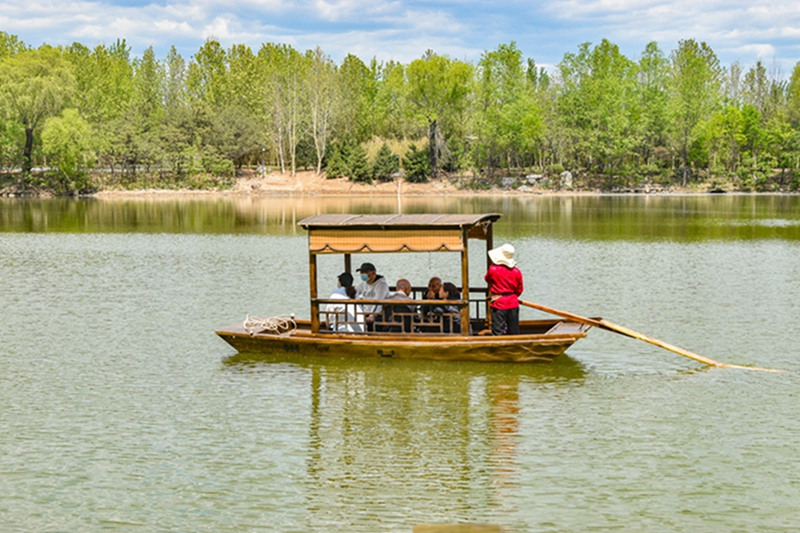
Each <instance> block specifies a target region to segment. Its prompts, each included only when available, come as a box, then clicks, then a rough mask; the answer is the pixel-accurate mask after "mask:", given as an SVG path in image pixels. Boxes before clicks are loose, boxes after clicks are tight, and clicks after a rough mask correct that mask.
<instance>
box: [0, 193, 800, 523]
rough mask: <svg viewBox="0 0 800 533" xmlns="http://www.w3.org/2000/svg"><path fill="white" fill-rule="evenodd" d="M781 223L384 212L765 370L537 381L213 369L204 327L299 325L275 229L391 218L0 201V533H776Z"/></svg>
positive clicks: (308, 202)
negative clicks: (470, 529)
mask: <svg viewBox="0 0 800 533" xmlns="http://www.w3.org/2000/svg"><path fill="white" fill-rule="evenodd" d="M798 203H800V202H798V197H779V196H761V197H755V196H752V197H750V196H742V197H732V196H728V197H658V198H642V197H634V198H628V197H563V198H545V197H542V198H530V199H525V200H518V199H512V198H500V199H488V198H484V199H462V198H432V199H417V200H412V199H404V200H403V203H402V205H401V209H402V210H403V211H404V212H499V213H502V214H503V215H504V217H503V218H502V219H501V221H500V222H499V223H498V225H497V227H496V242H504V241H509V242H512V243H514V244H515V246H516V247H517V251H518V252H517V255H518V259H519V261H520V266H521V268H522V270H523V273H524V274H525V280H526V292H525V297H526V298H527V299H530V300H533V301H537V302H540V303H542V304H545V305H549V306H552V307H556V308H560V309H565V310H569V311H573V312H575V313H579V314H584V315H592V316H603V317H605V318H607V319H609V320H611V321H613V322H616V323H618V324H623V325H626V326H628V327H630V328H633V329H635V330H638V331H642V332H644V333H647V334H650V335H652V336H654V337H656V338H659V339H663V340H665V341H668V342H671V343H673V344H677V345H679V346H682V347H684V348H687V349H690V350H692V351H695V352H697V353H700V354H703V355H705V356H707V357H711V358H714V359H718V360H721V361H724V362H729V363H735V364H741V365H755V366H760V367H770V368H780V369H785V370H787V371H788V372H786V373H783V374H768V373H761V372H753V371H742V370H723V369H707V368H704V367H702V365H700V364H699V363H695V362H693V361H691V360H688V359H685V358H682V357H679V356H677V355H674V354H671V353H669V352H666V351H663V350H659V349H658V348H655V347H653V346H650V345H647V344H643V343H641V342H637V341H634V340H632V339H628V338H625V337H621V336H619V335H615V334H613V333H609V332H605V331H598V330H592V331H590V333H589V336H588V337H587V338H586V339H583V340H581V341H579V342H578V343H577V344H575V345H574V346H573V347H572V348H571V349H570V350H569V352H568V353H567V354H566V355H564V356H561V357H560V358H559V359H557V360H556V362H554V363H553V364H550V365H525V366H515V365H502V364H464V363H440V362H426V361H399V360H391V359H379V360H350V359H339V358H336V357H333V358H326V359H300V358H297V357H294V358H293V357H289V356H285V355H284V356H249V355H245V354H238V355H237V354H235V353H234V351H233V350H232V349H230V348H229V347H228V346H227V345H226V344H225V343H224V342H222V341H221V340H219V339H218V338H217V337H216V336H215V335H214V333H213V331H214V329H215V328H217V327H221V326H225V325H228V324H230V323H232V322H236V321H239V320H241V319H243V318H244V316H245V315H246V314H247V313H250V314H255V315H261V316H270V315H278V314H284V313H288V312H296V313H297V314H298V315H299V316H308V304H307V298H308V287H307V272H308V269H307V259H308V255H307V252H306V240H305V234H304V232H303V231H302V229H300V228H298V227H297V226H296V222H297V221H298V220H299V219H301V218H303V217H305V216H308V215H311V214H316V213H320V212H393V211H396V210H397V208H398V205H397V200H396V199H377V200H376V199H341V198H332V199H324V198H316V199H314V198H304V199H292V198H282V199H234V198H231V199H225V198H223V199H216V200H189V201H187V200H180V201H179V200H160V201H155V200H144V199H139V200H124V201H117V200H102V201H100V200H93V201H61V200H54V201H34V202H25V201H0V283H2V286H0V339H1V340H2V344H0V530H2V531H4V532H5V531H9V532H17V531H19V532H22V531H26V532H27V531H30V532H45V531H48V532H49V531H53V532H55V531H68V532H78V531H80V532H84V531H87V532H92V531H209V532H239V531H280V532H303V531H320V532H323V531H324V532H328V531H348V532H364V533H367V532H410V531H411V529H412V528H413V526H414V525H415V524H418V523H430V522H488V523H497V524H502V525H503V526H504V527H505V528H506V530H508V531H570V532H588V531H610V530H613V531H693V532H697V531H700V532H704V531H707V532H719V531H760V532H786V531H795V530H797V529H798V528H800V510H799V509H798V505H797V502H798V501H800V466H798V459H797V458H798V456H800V417H798V415H797V413H798V412H800V394H799V392H800V388H799V387H798V385H800V380H799V379H798V376H799V375H800V363H799V362H798V356H800V344H799V343H798V340H797V339H798V334H800V326H798V314H799V311H800V305H799V304H798V302H799V301H800V283H799V282H798V280H799V279H800V209H798V207H800V206H799V205H798ZM471 252H472V256H471V257H472V259H473V265H481V264H482V263H481V261H482V260H483V259H482V256H481V252H480V250H475V249H474V248H473V249H472V251H471ZM362 258H363V259H364V260H371V261H373V262H375V263H376V264H377V265H378V268H379V270H380V271H382V272H383V273H384V274H385V275H387V277H389V278H390V279H396V278H397V277H401V276H405V277H409V278H410V279H412V281H413V282H414V284H425V282H426V280H427V279H428V277H430V276H431V275H433V274H434V273H436V274H442V275H443V277H445V278H451V279H458V276H459V273H460V270H459V265H458V255H457V254H453V255H451V254H424V255H421V256H411V255H402V254H398V255H391V256H379V255H378V256H363V257H358V258H354V262H355V261H357V260H361V259H362ZM340 268H341V265H340V259H338V258H327V257H326V258H324V260H323V261H321V262H320V272H321V275H322V276H323V280H326V279H327V280H328V281H327V285H325V283H326V282H325V281H323V287H324V290H327V289H330V288H333V287H332V286H331V283H330V280H333V279H335V275H336V274H337V273H338V272H339V270H340ZM478 269H479V268H478ZM481 275H482V272H479V271H478V270H476V269H475V268H473V271H472V272H471V277H472V278H473V279H474V281H475V282H476V283H477V281H478V280H479V279H480V278H481ZM324 290H323V292H324ZM523 315H524V316H527V317H538V316H541V315H537V314H535V313H534V312H532V311H531V312H529V311H528V310H525V311H524V312H523Z"/></svg>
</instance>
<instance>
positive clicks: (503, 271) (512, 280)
mask: <svg viewBox="0 0 800 533" xmlns="http://www.w3.org/2000/svg"><path fill="white" fill-rule="evenodd" d="M489 259H491V260H492V263H493V264H492V265H490V266H489V270H488V272H486V275H485V276H484V277H483V279H484V280H486V283H487V284H488V285H489V300H490V302H491V307H492V335H518V334H519V297H520V296H521V295H522V291H523V289H524V286H523V282H522V272H520V270H519V269H518V268H517V262H516V261H515V260H514V247H513V246H511V245H510V244H504V245H503V246H501V247H499V248H495V249H493V250H489Z"/></svg>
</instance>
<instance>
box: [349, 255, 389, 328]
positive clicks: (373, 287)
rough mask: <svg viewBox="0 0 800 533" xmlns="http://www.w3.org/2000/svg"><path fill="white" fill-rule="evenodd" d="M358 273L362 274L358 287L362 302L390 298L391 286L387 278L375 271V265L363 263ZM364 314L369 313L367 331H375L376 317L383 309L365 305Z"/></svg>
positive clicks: (378, 306)
mask: <svg viewBox="0 0 800 533" xmlns="http://www.w3.org/2000/svg"><path fill="white" fill-rule="evenodd" d="M357 272H360V273H361V283H359V284H358V286H357V287H356V293H357V294H358V298H359V299H361V300H385V299H386V298H388V297H389V294H390V292H391V291H389V284H388V283H387V282H386V278H384V277H383V276H380V275H378V273H377V272H376V271H375V265H373V264H372V263H363V264H362V265H361V266H360V267H358V270H357ZM362 307H363V308H364V312H365V313H367V315H366V317H365V319H364V322H365V323H366V326H367V331H372V330H373V329H374V327H373V324H374V323H375V316H376V315H377V314H378V313H380V312H381V310H382V308H381V306H380V305H378V304H365V305H363V306H362Z"/></svg>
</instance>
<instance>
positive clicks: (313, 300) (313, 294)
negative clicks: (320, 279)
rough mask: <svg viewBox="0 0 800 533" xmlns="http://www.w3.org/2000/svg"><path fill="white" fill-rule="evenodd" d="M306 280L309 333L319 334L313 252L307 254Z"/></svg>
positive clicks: (315, 263) (314, 255) (315, 265)
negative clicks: (308, 284)
mask: <svg viewBox="0 0 800 533" xmlns="http://www.w3.org/2000/svg"><path fill="white" fill-rule="evenodd" d="M309 233H310V232H309ZM308 270H309V272H308V278H309V280H310V283H311V286H310V287H309V289H310V290H309V293H310V295H311V333H319V304H318V303H317V255H316V254H315V253H314V252H310V253H309V254H308Z"/></svg>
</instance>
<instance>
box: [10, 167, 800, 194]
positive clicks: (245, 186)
mask: <svg viewBox="0 0 800 533" xmlns="http://www.w3.org/2000/svg"><path fill="white" fill-rule="evenodd" d="M701 188H704V189H705V190H701ZM797 194H800V193H798V192H791V191H785V192H782V191H777V192H775V191H771V192H754V191H736V190H734V191H729V190H724V189H719V188H716V189H710V188H709V185H707V184H698V185H697V187H686V188H683V187H674V186H670V187H661V186H656V185H645V186H642V187H638V188H631V189H624V190H618V191H605V190H602V189H593V190H556V189H548V188H539V187H535V186H534V187H531V186H523V187H521V188H518V189H514V188H510V187H509V188H497V187H494V188H491V189H485V190H480V189H467V188H461V187H459V186H458V185H457V184H456V183H454V182H452V181H450V180H449V179H447V178H443V179H439V180H436V181H429V182H426V183H410V182H406V181H404V180H402V179H401V180H398V181H391V182H383V183H372V184H365V183H356V182H352V181H350V180H349V179H347V178H334V179H328V178H326V177H325V176H324V174H323V175H320V176H318V175H316V174H315V173H314V171H301V172H298V173H296V175H295V176H292V175H290V174H280V173H271V174H267V175H266V176H264V177H253V176H252V175H251V176H244V177H239V178H235V182H234V185H233V187H231V188H230V189H215V190H204V189H153V188H150V189H130V190H128V189H106V190H101V191H97V192H93V193H89V194H85V195H73V196H71V197H79V198H97V199H123V198H192V197H196V198H202V197H204V198H232V197H233V198H311V197H331V198H335V197H340V198H354V197H381V198H387V197H400V198H413V197H430V196H435V197H459V196H462V197H507V198H533V197H541V196H650V197H657V196H697V195H709V196H715V195H718V196H723V195H776V196H794V195H797ZM0 197H5V198H48V197H57V196H55V195H53V194H51V193H49V192H48V191H43V190H38V191H35V190H34V191H26V192H22V191H15V190H8V189H6V190H2V191H0ZM66 197H70V196H66Z"/></svg>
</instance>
